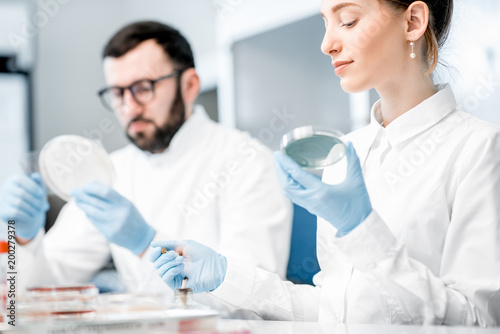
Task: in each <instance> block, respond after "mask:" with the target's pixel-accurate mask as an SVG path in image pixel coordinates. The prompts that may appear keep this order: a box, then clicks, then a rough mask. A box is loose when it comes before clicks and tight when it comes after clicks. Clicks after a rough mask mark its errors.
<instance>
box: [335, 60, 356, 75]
mask: <svg viewBox="0 0 500 334" xmlns="http://www.w3.org/2000/svg"><path fill="white" fill-rule="evenodd" d="M352 63H353V61H336V62H335V63H333V66H335V74H336V75H339V74H340V73H342V72H344V70H345V69H346V68H347V67H348V66H349V65H351V64H352Z"/></svg>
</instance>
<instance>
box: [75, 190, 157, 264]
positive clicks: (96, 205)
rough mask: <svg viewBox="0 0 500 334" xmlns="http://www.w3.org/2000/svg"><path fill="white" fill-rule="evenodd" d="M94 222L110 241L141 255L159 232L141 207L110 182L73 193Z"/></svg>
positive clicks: (78, 203) (80, 206)
mask: <svg viewBox="0 0 500 334" xmlns="http://www.w3.org/2000/svg"><path fill="white" fill-rule="evenodd" d="M71 196H73V197H74V198H75V200H76V205H77V206H78V207H79V208H80V209H82V210H83V211H84V212H85V214H86V215H87V217H88V218H89V220H90V221H91V222H92V223H93V224H94V226H95V227H96V228H97V229H98V230H99V231H100V232H101V233H102V234H103V235H104V236H105V237H106V239H107V240H108V241H109V242H112V243H114V244H117V245H119V246H122V247H125V248H127V249H129V250H130V251H131V252H132V253H134V254H136V255H139V254H141V253H142V252H143V251H145V250H146V248H147V247H148V246H149V244H150V243H151V241H152V240H153V237H154V235H155V233H156V231H155V230H154V228H153V227H151V226H150V225H148V224H147V223H146V221H145V220H144V218H142V216H141V214H140V213H139V211H138V210H137V208H136V207H135V206H134V205H133V204H132V203H131V202H130V201H129V200H128V199H126V198H125V197H123V196H122V195H120V194H119V193H117V192H116V191H115V190H113V189H111V188H110V187H108V186H105V185H102V184H99V183H90V184H87V185H85V186H83V187H82V188H81V189H76V190H74V191H73V192H72V193H71Z"/></svg>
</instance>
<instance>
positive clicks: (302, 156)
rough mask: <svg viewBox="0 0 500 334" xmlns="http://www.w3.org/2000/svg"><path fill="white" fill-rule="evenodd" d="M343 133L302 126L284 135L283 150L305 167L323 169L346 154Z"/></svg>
mask: <svg viewBox="0 0 500 334" xmlns="http://www.w3.org/2000/svg"><path fill="white" fill-rule="evenodd" d="M342 135H343V134H342V133H341V132H340V131H337V130H325V129H322V128H319V127H315V126H312V125H306V126H301V127H299V128H296V129H293V130H292V131H290V132H288V133H287V134H285V135H284V136H283V138H282V140H281V150H282V151H283V152H284V153H285V154H286V155H288V156H289V157H290V158H292V159H293V160H294V161H295V162H297V163H298V164H299V165H300V166H301V167H303V168H307V169H322V168H325V167H328V166H331V165H333V164H335V163H337V162H339V161H340V160H341V159H342V158H343V157H344V156H345V145H344V143H343V142H342V140H341V139H340V138H341V137H342Z"/></svg>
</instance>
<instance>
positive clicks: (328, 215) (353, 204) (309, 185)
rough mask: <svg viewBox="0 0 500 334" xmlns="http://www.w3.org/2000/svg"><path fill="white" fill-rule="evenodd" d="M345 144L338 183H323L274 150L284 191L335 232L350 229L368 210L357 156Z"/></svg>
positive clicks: (349, 144) (368, 198)
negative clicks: (343, 167)
mask: <svg viewBox="0 0 500 334" xmlns="http://www.w3.org/2000/svg"><path fill="white" fill-rule="evenodd" d="M346 146H347V147H346V156H347V163H348V167H347V175H346V178H345V180H344V181H343V182H342V183H341V184H338V185H330V184H325V183H323V182H321V180H320V179H319V178H318V177H317V176H315V175H312V174H311V173H309V172H307V171H305V170H303V169H302V168H301V167H300V166H299V165H298V164H297V163H296V162H295V161H293V160H292V159H291V158H290V157H288V156H287V155H285V154H284V153H282V152H275V153H274V158H275V162H276V171H277V173H278V178H279V180H280V183H281V186H282V187H283V189H284V190H285V194H286V195H287V196H288V197H289V198H290V199H291V200H292V201H293V202H294V203H296V204H297V205H300V206H302V207H303V208H305V209H306V210H308V211H309V212H310V213H312V214H314V215H316V216H319V217H321V218H323V219H325V220H326V221H328V222H329V223H330V224H332V225H333V226H334V227H335V228H336V229H337V230H338V233H339V235H345V234H347V233H349V232H350V231H352V230H353V229H354V228H355V227H356V226H358V225H359V224H360V223H361V222H362V221H363V220H365V218H366V217H368V215H369V214H370V213H371V212H372V206H371V203H370V197H369V196H368V192H367V190H366V186H365V181H364V179H363V173H362V172H361V166H360V163H359V159H358V156H357V154H356V151H355V150H354V147H353V146H352V144H351V143H348V144H347V145H346Z"/></svg>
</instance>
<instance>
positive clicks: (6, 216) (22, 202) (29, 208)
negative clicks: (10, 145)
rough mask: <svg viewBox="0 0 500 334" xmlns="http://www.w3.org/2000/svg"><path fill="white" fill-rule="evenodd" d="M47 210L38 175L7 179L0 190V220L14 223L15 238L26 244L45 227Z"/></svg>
mask: <svg viewBox="0 0 500 334" xmlns="http://www.w3.org/2000/svg"><path fill="white" fill-rule="evenodd" d="M48 209H49V202H48V201H47V192H46V191H45V188H44V187H43V185H42V177H41V175H40V174H39V173H33V174H31V175H30V176H27V175H24V174H19V175H15V176H13V177H11V178H9V179H8V180H7V181H6V182H5V185H4V186H3V187H2V189H1V190H0V219H1V220H3V221H4V222H6V223H7V222H8V221H9V220H14V221H15V222H16V225H15V227H16V236H17V237H18V239H19V240H21V241H23V242H25V243H27V242H29V241H30V240H31V239H33V238H34V237H35V236H36V234H37V233H38V231H39V230H40V228H42V227H43V226H44V225H45V213H46V212H47V210H48Z"/></svg>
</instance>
